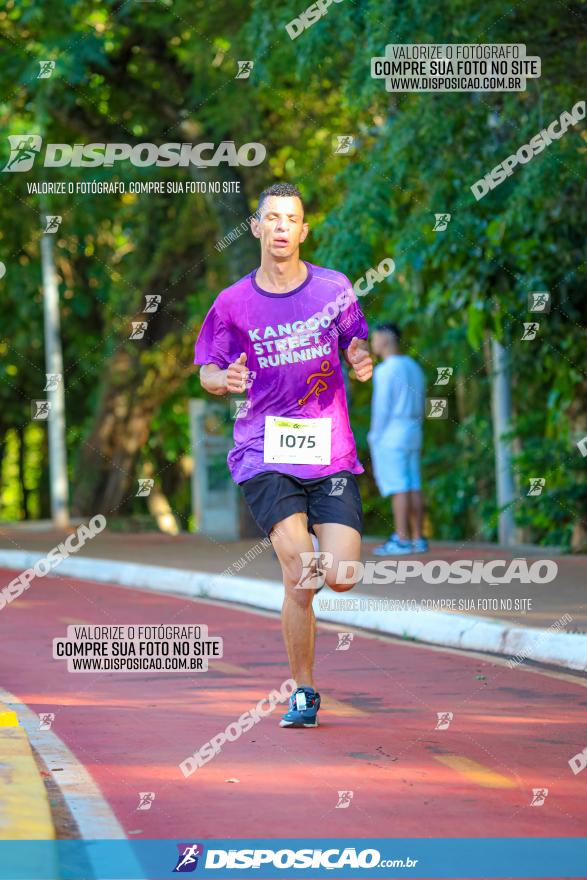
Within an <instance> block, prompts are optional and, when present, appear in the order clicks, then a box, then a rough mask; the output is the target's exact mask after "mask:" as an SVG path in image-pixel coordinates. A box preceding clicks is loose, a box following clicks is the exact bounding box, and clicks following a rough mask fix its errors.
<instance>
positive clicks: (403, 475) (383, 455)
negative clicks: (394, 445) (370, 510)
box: [371, 449, 422, 498]
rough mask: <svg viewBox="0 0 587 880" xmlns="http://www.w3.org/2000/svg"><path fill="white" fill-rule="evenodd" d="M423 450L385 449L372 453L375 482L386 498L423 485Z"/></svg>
mask: <svg viewBox="0 0 587 880" xmlns="http://www.w3.org/2000/svg"><path fill="white" fill-rule="evenodd" d="M421 452H422V450H421V449H385V450H379V451H378V452H375V453H372V455H371V461H372V463H373V474H374V476H375V482H376V483H377V488H378V489H379V491H380V493H381V494H382V495H383V497H384V498H386V497H387V496H388V495H395V494H397V492H411V491H412V490H415V489H420V488H421V487H422V484H421V481H420V455H421Z"/></svg>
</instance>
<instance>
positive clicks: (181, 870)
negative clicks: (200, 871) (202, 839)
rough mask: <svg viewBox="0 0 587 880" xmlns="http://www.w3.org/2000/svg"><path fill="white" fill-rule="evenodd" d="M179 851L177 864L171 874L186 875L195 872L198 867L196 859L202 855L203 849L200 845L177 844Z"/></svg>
mask: <svg viewBox="0 0 587 880" xmlns="http://www.w3.org/2000/svg"><path fill="white" fill-rule="evenodd" d="M176 845H177V848H178V850H179V856H178V859H177V864H176V866H175V868H174V869H173V873H174V874H175V873H177V874H187V873H189V872H191V871H195V870H196V868H197V867H198V859H199V858H200V856H203V855H204V847H203V846H202V844H201V843H178V844H176Z"/></svg>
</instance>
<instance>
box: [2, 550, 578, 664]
mask: <svg viewBox="0 0 587 880" xmlns="http://www.w3.org/2000/svg"><path fill="white" fill-rule="evenodd" d="M44 558H45V556H44V554H42V553H30V552H25V551H21V550H0V567H5V568H12V569H17V570H20V571H22V570H24V569H26V568H29V567H32V566H33V565H34V564H35V562H37V561H38V560H39V559H44ZM57 569H58V571H59V574H61V575H68V576H73V577H78V578H82V579H86V580H93V581H102V582H105V583H113V584H121V585H122V586H126V587H137V588H142V589H148V590H154V591H155V592H159V593H181V594H183V595H186V596H191V597H193V598H203V599H219V600H222V601H226V602H238V603H239V604H241V605H252V606H254V607H256V608H263V609H265V610H268V611H279V610H280V608H281V603H282V589H283V588H282V585H281V584H280V583H278V582H277V581H265V580H263V581H260V580H253V579H252V578H243V577H228V576H226V575H213V574H211V573H210V572H202V571H187V570H186V569H181V568H167V567H165V566H159V565H141V564H140V563H134V562H119V561H118V560H113V559H91V558H88V557H85V558H72V557H70V558H69V559H66V560H64V561H63V562H61V563H60V564H59V565H58V566H56V568H55V569H54V570H57ZM32 583H33V586H34V580H33V582H32ZM319 595H320V596H323V593H321V594H319ZM333 595H334V594H331V593H329V598H330V597H331V596H333ZM350 595H351V596H352V598H353V599H355V600H358V601H357V602H356V603H355V604H358V605H359V608H354V609H341V610H333V609H328V610H324V609H321V608H320V607H319V604H318V602H319V600H318V599H316V600H315V603H314V610H315V612H316V617H317V619H318V620H323V621H326V622H328V623H337V624H343V625H348V626H352V627H356V628H357V629H369V630H375V631H376V632H381V633H385V634H386V635H393V636H400V637H402V638H406V639H416V640H418V641H423V642H430V643H432V644H435V645H445V646H447V647H451V648H464V649H467V650H471V651H487V652H491V653H495V654H502V655H504V656H506V657H511V658H513V660H515V658H516V657H517V658H519V657H526V658H528V659H529V660H534V661H537V662H540V663H551V664H553V665H556V666H561V667H564V668H566V669H574V670H578V671H581V672H585V671H587V635H583V634H578V633H565V632H551V631H549V630H546V629H537V628H531V627H523V626H510V625H508V624H507V623H504V622H502V621H499V620H491V619H490V618H485V617H475V616H473V615H463V614H448V613H444V612H440V611H398V612H394V613H393V615H389V614H388V613H387V612H385V611H376V610H369V601H370V600H371V601H372V600H373V598H374V597H373V596H366V595H365V594H363V593H359V592H357V591H356V590H353V591H352V594H350ZM12 601H18V598H15V599H13V600H12ZM361 606H362V607H361Z"/></svg>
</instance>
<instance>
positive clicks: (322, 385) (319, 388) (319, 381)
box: [298, 361, 334, 406]
mask: <svg viewBox="0 0 587 880" xmlns="http://www.w3.org/2000/svg"><path fill="white" fill-rule="evenodd" d="M333 374H334V370H333V369H332V370H331V369H330V361H322V363H321V364H320V372H319V373H310V375H309V376H308V378H307V379H306V385H309V384H310V382H311V381H312V379H315V380H316V381H315V382H314V384H313V385H312V387H311V388H310V390H309V391H308V393H307V394H306V395H304V397H302V398H300V399H299V400H298V406H303V405H304V403H305V402H306V401H307V400H308V398H309V397H311V395H312V394H316V397H318V396H319V395H320V394H322V392H323V391H326V389H327V388H328V382H326V381H325V380H326V377H328V376H332V375H333Z"/></svg>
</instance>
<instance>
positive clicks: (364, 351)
mask: <svg viewBox="0 0 587 880" xmlns="http://www.w3.org/2000/svg"><path fill="white" fill-rule="evenodd" d="M346 357H347V360H348V362H349V364H350V365H351V367H352V368H353V370H354V371H355V376H356V377H357V379H358V380H359V382H368V381H369V379H370V378H371V376H372V375H373V361H372V360H371V355H370V354H369V345H368V343H367V341H366V340H365V339H357V337H356V336H353V338H352V339H351V344H350V345H349V347H348V348H347V350H346Z"/></svg>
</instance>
